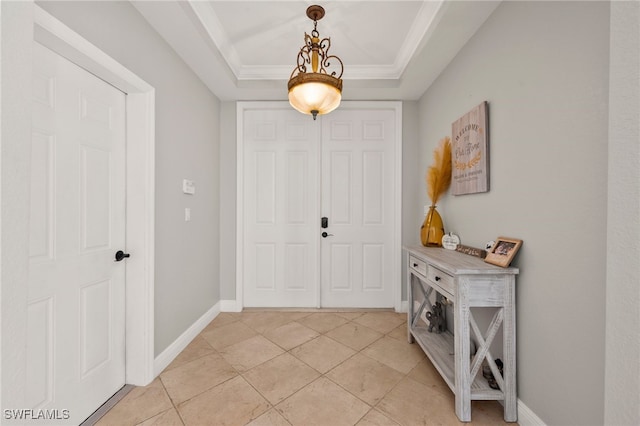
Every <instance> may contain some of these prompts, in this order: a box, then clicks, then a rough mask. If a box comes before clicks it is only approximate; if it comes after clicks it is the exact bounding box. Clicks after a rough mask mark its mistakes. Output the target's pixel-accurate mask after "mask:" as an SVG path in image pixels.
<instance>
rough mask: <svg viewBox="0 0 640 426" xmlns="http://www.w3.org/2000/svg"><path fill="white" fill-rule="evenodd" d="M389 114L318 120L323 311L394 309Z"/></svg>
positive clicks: (348, 113)
mask: <svg viewBox="0 0 640 426" xmlns="http://www.w3.org/2000/svg"><path fill="white" fill-rule="evenodd" d="M394 126H395V113H394V112H393V111H391V110H348V109H342V110H338V111H334V112H332V113H331V114H329V115H327V116H323V117H322V215H323V216H328V217H329V227H328V228H327V232H328V233H329V234H332V235H330V236H328V237H327V238H323V240H322V249H321V253H322V254H321V263H322V266H321V271H322V278H321V281H322V287H321V299H322V306H323V307H368V308H389V307H393V306H394V301H393V283H394V277H393V275H392V271H393V268H392V264H393V260H392V258H393V256H394V253H393V238H394V235H393V226H394V220H395V218H394V211H395V210H394V206H393V199H394V197H393V195H394V191H395V188H394V166H395V143H396V141H395V127H394Z"/></svg>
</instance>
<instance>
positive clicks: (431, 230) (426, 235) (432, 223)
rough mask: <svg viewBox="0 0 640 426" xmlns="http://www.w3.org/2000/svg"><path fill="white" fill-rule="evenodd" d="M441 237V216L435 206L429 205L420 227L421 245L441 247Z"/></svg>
mask: <svg viewBox="0 0 640 426" xmlns="http://www.w3.org/2000/svg"><path fill="white" fill-rule="evenodd" d="M442 237H444V224H443V223H442V217H440V213H438V211H437V210H436V206H431V207H429V212H428V213H427V216H426V217H425V218H424V223H423V224H422V228H420V241H422V245H423V246H427V247H442Z"/></svg>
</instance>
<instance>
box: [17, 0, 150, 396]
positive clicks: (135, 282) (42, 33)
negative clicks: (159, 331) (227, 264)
mask: <svg viewBox="0 0 640 426" xmlns="http://www.w3.org/2000/svg"><path fill="white" fill-rule="evenodd" d="M33 41H34V42H38V43H40V44H42V45H44V46H45V47H47V48H49V49H51V50H53V51H54V52H56V53H57V54H59V55H61V56H63V57H65V58H67V59H69V60H70V61H71V62H74V63H75V64H77V65H79V66H80V67H82V68H84V69H85V70H87V71H88V72H90V73H92V74H94V75H95V76H97V77H98V78H100V79H102V80H104V81H106V82H107V83H109V84H111V85H112V86H114V87H116V88H117V89H119V90H121V91H123V92H124V93H126V94H127V96H126V97H125V99H126V101H125V104H126V121H127V123H126V164H125V168H126V175H127V179H126V199H125V201H126V222H125V224H126V225H125V226H126V238H125V247H124V248H123V249H126V251H128V252H130V253H132V257H131V259H129V260H127V265H126V272H125V281H126V291H125V336H126V338H125V339H126V340H125V365H126V368H125V382H126V383H128V384H132V385H138V386H145V385H148V384H149V383H151V381H152V380H153V379H154V376H153V373H154V371H153V361H154V340H153V336H154V259H155V257H154V256H155V253H154V252H155V249H154V240H155V235H154V232H155V229H154V228H155V211H154V209H155V196H154V193H155V89H154V88H153V87H152V86H151V85H149V84H148V83H147V82H145V81H144V80H142V79H141V78H140V77H138V76H137V75H135V74H133V73H132V72H131V71H129V70H128V69H126V68H125V67H124V66H122V65H121V64H120V63H118V62H117V61H116V60H114V59H113V58H111V57H110V56H108V55H107V54H106V53H104V52H103V51H101V50H100V49H99V48H98V47H96V46H94V45H93V44H91V43H90V42H88V41H87V40H86V39H84V38H83V37H81V36H80V35H79V34H77V33H76V32H74V31H73V30H71V29H70V28H69V27H67V26H66V25H65V24H63V23H62V22H60V21H59V20H57V19H56V18H54V17H53V16H52V15H50V14H49V13H47V12H46V11H44V10H43V9H42V8H40V7H39V6H37V5H35V4H34V24H33ZM25 309H26V306H25Z"/></svg>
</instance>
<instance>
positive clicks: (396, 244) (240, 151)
mask: <svg viewBox="0 0 640 426" xmlns="http://www.w3.org/2000/svg"><path fill="white" fill-rule="evenodd" d="M288 105H289V103H288V102H286V101H272V102H271V101H264V102H249V101H243V102H238V103H237V106H236V116H237V120H236V124H237V127H236V139H237V140H236V142H237V143H236V146H237V151H236V158H237V160H236V166H237V169H236V300H235V306H234V307H233V309H230V310H233V311H236V312H239V311H241V310H242V308H243V306H244V296H243V293H244V270H243V268H244V219H243V218H244V162H245V159H244V134H243V126H244V123H243V117H244V112H245V111H247V110H252V109H270V108H274V109H276V108H279V109H281V108H283V106H288ZM340 108H341V109H387V110H392V111H394V113H395V120H396V131H395V142H396V144H395V147H394V155H395V173H394V177H393V181H394V182H393V183H394V185H393V187H394V196H393V203H394V206H395V209H394V217H395V218H394V219H395V220H394V221H393V232H394V238H393V247H392V250H393V253H394V254H395V255H394V256H393V261H392V265H391V269H392V271H393V277H394V281H393V283H391V285H392V287H393V305H394V308H395V310H396V312H401V311H402V102H399V101H343V102H342V103H341V104H340ZM309 119H311V118H310V117H309ZM318 213H319V212H318ZM319 291H320V288H318V292H319ZM317 300H318V304H319V303H320V295H319V294H318V299H317ZM318 307H319V306H318Z"/></svg>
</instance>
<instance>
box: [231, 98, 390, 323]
mask: <svg viewBox="0 0 640 426" xmlns="http://www.w3.org/2000/svg"><path fill="white" fill-rule="evenodd" d="M256 111H260V113H259V114H257V113H256ZM276 111H280V113H279V114H281V115H287V116H288V117H291V118H290V119H287V120H284V121H286V122H287V123H288V125H289V127H291V124H295V126H298V127H300V126H307V128H308V129H315V131H316V132H318V136H316V137H310V136H305V137H306V141H307V142H306V144H310V143H313V141H314V140H315V141H316V143H318V142H320V139H319V138H321V139H322V141H321V143H319V144H318V145H319V146H318V147H317V148H316V149H315V152H316V153H317V154H315V155H316V157H315V158H314V157H313V155H312V153H313V152H314V150H313V149H308V150H307V154H305V161H306V162H307V163H305V166H304V167H300V164H298V165H297V166H296V167H298V170H303V169H304V170H306V173H307V176H308V179H307V180H306V181H303V180H301V179H296V180H295V182H294V183H293V185H294V187H295V188H296V191H299V192H300V193H302V192H304V193H305V194H306V196H307V197H308V198H307V201H308V204H307V206H309V207H311V208H310V209H309V210H307V211H306V213H307V214H308V217H306V218H305V219H304V223H305V226H306V224H310V226H307V227H306V228H305V232H304V237H305V238H307V240H306V242H305V243H302V242H300V241H298V242H297V244H298V245H301V244H304V245H305V249H306V250H313V251H316V252H317V254H316V255H315V259H310V258H307V259H309V261H315V262H316V263H315V265H314V264H305V265H304V267H300V259H301V258H304V257H305V256H304V255H302V253H301V251H299V250H295V249H293V246H290V250H289V253H292V254H293V256H292V257H293V259H291V258H287V257H286V253H285V252H284V251H282V250H281V254H280V256H282V257H280V258H277V257H276V255H275V254H272V253H276V252H277V250H276V248H275V247H277V245H278V244H279V243H278V242H277V241H278V238H280V237H278V238H271V237H269V236H268V235H266V234H258V233H256V229H255V224H254V223H252V221H253V222H255V221H256V212H257V209H256V207H255V206H254V205H253V204H260V205H262V206H263V207H265V206H273V207H269V208H267V209H263V210H264V212H268V211H277V210H275V209H277V208H281V209H284V210H281V212H282V213H281V214H291V213H288V212H287V210H286V209H287V199H286V197H285V196H283V194H286V188H287V187H291V186H292V184H291V183H287V181H286V177H287V175H286V173H285V172H284V170H286V169H287V167H284V166H283V164H284V162H283V161H282V160H280V161H276V159H277V158H287V157H288V158H289V159H290V160H293V159H295V158H300V155H299V153H296V151H299V149H300V144H298V146H297V147H296V148H295V151H291V152H289V151H290V150H292V148H293V147H292V146H291V145H289V143H287V142H282V140H281V141H280V143H277V142H276V141H275V139H274V141H272V142H271V146H270V149H272V151H271V153H268V154H267V153H266V152H265V149H264V146H265V145H264V144H263V145H262V147H261V148H260V149H258V146H259V145H256V141H255V140H254V139H252V137H249V136H248V135H247V132H248V131H252V132H255V130H249V129H250V127H251V126H254V127H255V126H262V130H263V131H266V130H265V129H267V128H269V127H270V125H269V124H268V122H269V120H266V121H264V120H263V122H262V123H261V124H259V122H260V121H261V120H262V119H263V118H264V117H265V116H262V115H260V114H267V113H268V114H272V115H273V114H276V116H277V114H278V113H277V112H276ZM336 112H338V113H340V114H334V113H336ZM237 114H238V158H237V164H238V172H237V178H238V182H237V191H238V198H237V215H238V222H237V251H236V256H237V263H236V279H237V281H236V310H240V309H242V306H278V307H287V306H288V307H301V306H312V305H309V304H305V305H302V304H300V303H296V299H295V298H282V297H280V298H278V296H276V294H275V293H271V296H273V297H271V298H270V299H269V302H268V304H267V303H266V298H265V297H264V296H265V291H263V292H262V293H263V296H262V297H256V296H254V295H253V294H248V293H249V292H253V291H254V289H255V282H257V281H256V280H259V279H263V276H265V275H266V276H267V277H270V278H268V279H269V280H271V284H268V285H264V287H265V289H264V290H267V289H268V288H275V287H277V286H278V285H281V283H282V282H283V280H284V279H286V278H283V277H285V275H283V274H282V273H280V275H278V273H277V271H278V270H282V269H286V267H283V263H284V264H287V267H292V266H291V265H297V266H294V267H293V272H291V273H289V276H292V277H299V276H303V275H304V276H306V277H307V279H306V283H307V284H306V285H305V288H306V291H309V292H313V288H314V287H315V301H316V302H315V306H316V307H394V308H395V309H396V310H398V311H399V310H401V300H400V298H401V287H400V281H401V267H400V266H401V252H400V247H401V236H400V228H401V225H400V220H401V214H400V211H401V210H400V209H401V207H400V206H401V164H402V162H401V152H402V151H401V148H402V144H401V122H402V121H401V104H400V103H399V102H343V103H342V104H341V106H340V109H339V110H337V111H334V112H333V113H332V114H329V115H327V116H322V117H318V120H317V121H316V122H314V121H313V120H308V118H309V117H306V116H302V115H300V114H297V115H296V114H295V112H294V111H292V110H291V109H290V106H289V105H288V103H286V102H239V103H238V108H237ZM290 114H293V115H290ZM344 114H346V115H344ZM332 116H335V117H336V120H334V121H333V122H332V121H331V118H332ZM248 117H249V120H250V121H252V124H251V125H249V126H248V125H247V123H246V122H245V121H246V120H247V118H248ZM274 117H275V116H274ZM357 117H360V118H359V119H357ZM253 120H257V121H256V122H253ZM270 120H271V122H272V123H275V122H276V121H277V119H276V118H273V117H272V118H271V119H270ZM345 120H351V121H349V123H348V124H345V123H346V121H345ZM354 120H355V121H354ZM284 121H283V123H284ZM296 123H297V124H296ZM331 123H333V124H331ZM341 123H342V124H341ZM295 126H294V127H295ZM271 127H272V128H274V129H275V127H273V126H271ZM331 127H334V129H333V134H334V138H333V139H334V140H333V141H332V140H330V138H329V137H330V135H331ZM347 127H350V128H351V129H352V130H351V133H352V135H351V136H354V135H355V134H358V135H359V136H358V137H359V140H347V139H345V138H344V135H345V133H344V131H346V130H345V129H346V128H347ZM355 127H358V128H359V130H353V129H354V128H355ZM300 128H301V127H300ZM282 132H285V133H282ZM286 132H287V131H284V130H281V135H284V136H282V137H284V138H285V139H284V140H286V137H288V136H289V135H287V134H286ZM298 132H299V133H300V134H302V132H301V131H298ZM340 132H342V133H340ZM267 133H268V132H267ZM288 133H289V134H295V133H296V131H291V130H289V131H288ZM265 134H266V133H265ZM271 134H272V137H273V138H277V136H276V134H277V131H275V130H274V131H271ZM263 137H264V135H263ZM341 138H342V140H338V139H341ZM380 138H382V139H386V140H385V142H382V141H381V140H380ZM263 142H264V141H263ZM341 142H342V143H341ZM273 149H275V151H274V150H273ZM305 149H306V148H305ZM277 150H280V151H281V152H279V153H276V151H277ZM341 153H342V154H341ZM345 153H348V154H345ZM292 154H293V156H292ZM332 156H333V157H334V159H335V160H336V161H334V162H333V163H332V164H333V166H330V164H331V161H330V159H331V157H332ZM257 157H260V158H261V161H262V163H263V167H262V168H261V169H260V170H261V171H256V170H257V168H256V164H257V163H256V161H255V158H257ZM347 157H350V158H351V159H352V160H353V159H356V160H354V161H355V163H356V164H355V166H356V167H358V170H355V169H353V165H354V163H353V162H352V163H350V166H349V167H351V168H350V169H349V173H350V174H353V173H355V174H358V176H354V179H352V182H351V183H350V184H349V186H348V188H347V185H346V183H347V182H341V181H340V179H341V177H340V173H341V171H342V172H343V173H344V170H343V169H342V168H341V166H343V165H344V164H345V158H347ZM314 160H315V161H316V163H317V164H315V165H314V164H312V163H309V161H314ZM328 164H329V166H327V165H328ZM270 167H271V169H270ZM327 167H328V168H327ZM331 167H333V171H332V170H331ZM289 168H290V167H289ZM321 168H322V174H323V177H322V178H321V177H320V169H321ZM278 169H280V171H278ZM266 170H269V171H268V172H265V171H266ZM256 173H266V174H263V177H268V176H277V175H278V176H280V177H279V178H277V179H276V178H275V177H274V178H272V179H271V181H272V182H276V181H279V182H281V183H280V184H279V187H280V189H279V190H278V189H276V188H277V187H278V185H272V186H271V188H273V189H272V190H270V191H264V190H263V191H258V189H257V188H258V186H260V187H261V188H263V189H264V188H267V187H269V182H270V181H269V178H266V179H262V178H260V179H259V181H258V180H257V176H256ZM332 173H333V174H334V175H335V176H334V178H333V183H334V189H335V191H334V194H333V198H334V202H333V203H331V202H328V201H327V198H326V197H331V193H330V188H327V189H324V188H322V187H323V186H326V185H327V183H326V182H331V179H329V178H328V176H330V175H331V174H332ZM363 173H364V174H365V175H366V182H365V183H366V185H364V186H362V183H363V176H362V174H363ZM314 175H315V176H317V177H315V178H314V177H313V176H314ZM324 175H326V176H327V177H324ZM343 175H344V174H343ZM278 179H279V180H278ZM322 182H325V183H322ZM356 182H358V183H357V184H356ZM328 185H329V186H330V184H328ZM302 186H304V187H305V188H306V190H304V191H303V190H302ZM254 187H255V188H254ZM321 189H322V197H323V201H322V206H321V207H322V210H321V209H320V198H321ZM327 190H329V192H326V191H327ZM345 190H348V193H349V194H350V196H349V197H346V198H345V197H344V194H345ZM258 194H260V196H261V197H262V198H261V199H260V200H258V199H257V198H256V197H257V196H258ZM340 195H342V197H340ZM353 197H356V198H357V200H356V199H355V198H353ZM352 198H353V199H352ZM338 199H339V200H341V203H338ZM255 200H258V201H255ZM309 200H317V201H316V202H317V204H316V206H318V207H317V208H316V209H315V210H314V208H313V202H309ZM358 200H359V201H358ZM355 203H360V205H361V207H360V210H361V213H360V214H359V221H360V222H362V221H364V222H363V223H360V225H358V226H357V230H356V229H355V228H356V227H355V226H346V223H345V224H342V225H344V226H342V229H341V232H342V233H343V235H342V236H337V235H336V232H338V230H339V228H340V227H339V226H338V227H335V226H333V225H339V224H336V223H335V221H336V220H338V222H339V221H340V218H339V217H338V216H339V215H340V212H339V211H340V209H345V208H352V209H354V208H355ZM362 203H364V207H365V208H363V207H362V206H363V204H362ZM327 209H334V211H335V212H336V214H335V215H334V217H333V218H332V217H331V216H330V215H329V214H328V212H326V211H325V210H327ZM297 211H298V212H301V211H302V210H301V209H299V208H298V209H297ZM267 216H268V215H267ZM322 216H327V217H329V228H328V229H327V232H329V233H333V234H334V236H332V237H328V238H326V239H323V238H321V237H320V234H321V233H322V231H323V229H321V228H320V218H321V217H322ZM265 217H266V216H265ZM263 219H264V217H263ZM355 219H356V217H355V216H353V217H351V218H350V220H351V221H352V223H351V225H356V223H355V222H353V221H354V220H355ZM374 222H375V223H374ZM272 229H273V230H274V232H275V234H273V236H275V235H276V234H278V232H279V231H277V228H275V227H274V228H272ZM298 229H300V228H298ZM333 231H335V232H333ZM382 235H386V238H381V236H382ZM297 236H299V237H302V234H300V233H298V234H297ZM257 237H259V238H257ZM336 237H337V238H336ZM332 239H333V240H332ZM347 239H350V241H349V242H348V244H350V247H351V249H350V250H355V249H357V250H359V251H360V252H361V253H363V254H362V255H358V256H359V257H352V259H351V262H350V263H349V264H348V266H347V264H346V263H345V262H344V261H343V262H342V263H341V264H337V263H336V256H337V255H340V253H338V252H339V251H340V249H341V248H342V249H343V250H342V252H344V251H345V247H346V246H345V243H346V242H347ZM340 244H342V246H341V245H340ZM314 245H315V247H316V248H315V249H314V248H313V247H314ZM320 247H322V249H320ZM256 250H257V251H258V252H259V254H260V255H261V256H262V260H261V262H259V263H257V264H256V262H255V259H256V254H255V253H256ZM321 250H322V257H323V260H322V262H321ZM260 251H261V252H260ZM325 252H326V253H325ZM332 252H333V253H332ZM329 254H332V255H333V258H334V262H333V270H331V268H332V266H331V263H330V262H324V258H325V257H326V256H327V255H329ZM358 258H359V259H360V260H358ZM285 259H286V262H285ZM341 260H342V259H341ZM363 261H364V263H363ZM320 265H322V268H328V269H326V270H325V269H323V270H322V272H320ZM373 266H375V268H374V269H368V270H366V271H363V267H367V268H369V267H373ZM296 267H297V269H296ZM341 268H342V269H341ZM345 268H350V276H349V283H348V284H344V278H345V276H346V275H344V272H343V271H345ZM356 269H358V270H359V271H360V272H358V273H357V274H353V271H355V270H356ZM314 270H317V271H318V272H317V273H315V274H313V275H312V274H311V273H312V272H313V271H314ZM328 271H331V272H328ZM318 274H319V275H318ZM331 274H333V277H334V280H326V282H327V289H326V290H329V291H330V292H332V293H333V294H334V295H335V296H337V295H338V294H339V296H337V297H334V298H333V299H331V298H328V297H329V296H327V297H325V293H326V290H325V289H324V288H323V289H322V290H321V286H320V285H316V283H317V282H318V280H319V279H320V277H321V276H322V277H323V278H322V280H323V282H325V278H324V277H327V276H331ZM341 274H342V276H340V275H341ZM337 279H341V280H343V283H342V285H341V286H336V283H337ZM354 280H356V281H354ZM363 282H364V284H363ZM298 285H299V286H300V284H298ZM338 287H341V288H338ZM347 289H349V290H347ZM300 291H301V290H300ZM321 293H322V294H321ZM298 300H299V299H298ZM307 300H311V295H309V296H308V299H307Z"/></svg>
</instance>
